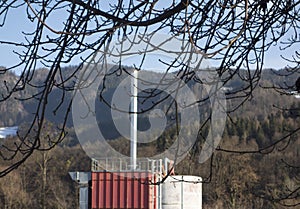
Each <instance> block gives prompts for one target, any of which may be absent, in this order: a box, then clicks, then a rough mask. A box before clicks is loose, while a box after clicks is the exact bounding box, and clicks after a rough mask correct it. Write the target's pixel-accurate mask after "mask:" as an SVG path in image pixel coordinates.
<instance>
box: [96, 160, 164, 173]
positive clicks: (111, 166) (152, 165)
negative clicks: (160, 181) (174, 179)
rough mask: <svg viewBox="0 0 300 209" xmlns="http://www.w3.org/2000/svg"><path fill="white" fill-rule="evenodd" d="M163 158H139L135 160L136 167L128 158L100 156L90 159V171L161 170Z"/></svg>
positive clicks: (154, 171) (153, 171)
mask: <svg viewBox="0 0 300 209" xmlns="http://www.w3.org/2000/svg"><path fill="white" fill-rule="evenodd" d="M162 169H163V160H162V159H158V160H154V159H150V158H139V159H137V161H136V168H135V169H133V166H132V165H131V163H130V158H101V159H94V158H93V159H92V165H91V170H92V171H110V172H116V171H119V172H124V171H137V172H139V171H141V172H142V171H147V172H152V173H157V172H160V173H161V172H162Z"/></svg>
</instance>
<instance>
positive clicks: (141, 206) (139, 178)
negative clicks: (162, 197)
mask: <svg viewBox="0 0 300 209" xmlns="http://www.w3.org/2000/svg"><path fill="white" fill-rule="evenodd" d="M150 181H151V182H155V177H154V176H153V174H150V173H145V172H118V173H110V172H92V191H91V193H92V194H91V203H92V205H91V206H92V209H156V201H155V196H156V190H155V186H154V185H151V184H149V183H150Z"/></svg>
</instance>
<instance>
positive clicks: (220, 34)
mask: <svg viewBox="0 0 300 209" xmlns="http://www.w3.org/2000/svg"><path fill="white" fill-rule="evenodd" d="M299 10H300V2H299V1H295V0H286V1H276V0H220V1H216V0H179V1H175V0H170V1H162V0H153V1H143V0H141V1H140V0H137V1H135V0H128V1H127V0H118V1H117V0H116V1H98V0H39V1H37V0H31V1H28V0H24V1H17V0H7V1H1V2H0V30H1V31H0V33H5V32H6V31H5V26H6V25H7V24H10V21H9V20H11V19H13V18H14V17H13V16H12V15H11V13H12V12H13V11H17V12H19V11H20V12H23V13H25V14H26V20H24V21H27V23H28V25H30V27H31V29H26V30H25V29H24V30H23V31H20V33H22V34H23V37H24V39H23V40H15V39H14V38H13V36H12V37H11V39H9V38H1V37H2V36H0V43H1V46H6V47H7V46H8V47H11V48H13V50H14V54H13V55H12V56H15V57H17V58H18V62H16V63H14V64H13V65H10V66H4V67H1V68H0V81H1V82H0V86H1V89H0V91H1V94H0V107H1V108H3V110H2V112H3V113H4V112H8V111H11V110H12V109H13V108H12V107H13V105H14V104H18V106H17V108H16V110H17V112H18V114H14V115H13V117H10V116H9V115H6V116H5V114H3V115H4V116H3V118H0V120H4V119H5V120H6V119H7V120H8V121H9V122H3V121H1V123H2V124H3V125H4V126H8V125H21V124H14V121H15V120H16V119H18V118H24V119H26V120H25V121H22V122H24V123H25V122H26V125H23V126H21V127H23V129H22V130H20V131H19V132H20V133H19V134H18V136H17V137H16V138H14V139H13V141H11V142H5V143H1V147H0V158H1V170H0V177H1V178H3V179H5V178H6V179H7V178H13V180H9V181H8V180H7V181H5V180H3V181H2V179H0V184H1V188H2V187H3V188H10V189H7V190H6V189H5V191H7V193H8V194H9V192H10V193H11V194H13V193H14V192H15V191H11V190H17V191H18V192H19V193H20V196H22V197H24V198H20V199H19V201H20V202H14V204H19V206H18V205H15V206H14V207H15V208H18V207H21V206H20V205H22V204H24V205H26V204H28V205H30V204H34V205H35V207H38V208H46V207H48V208H54V206H53V207H52V205H51V204H52V203H48V202H47V206H46V199H49V200H50V199H51V200H54V199H55V198H60V197H62V198H63V196H62V195H61V194H57V193H55V192H57V191H59V190H57V189H52V191H53V192H49V193H47V194H49V195H50V194H51V195H50V196H48V197H46V193H45V191H46V190H47V191H50V190H51V188H48V186H47V185H49V183H48V182H49V178H52V177H53V178H54V177H55V176H54V175H50V174H51V169H52V168H53V167H54V166H52V165H51V163H53V161H52V160H50V159H52V155H53V156H56V154H54V153H56V152H58V153H59V152H62V151H61V149H63V148H62V147H63V146H62V144H63V143H64V141H65V140H67V139H68V138H69V137H71V136H70V132H69V131H68V129H69V128H70V127H69V126H70V125H72V122H70V121H71V120H72V115H71V112H72V106H73V103H72V102H73V101H76V100H75V99H74V98H76V96H75V95H76V93H78V92H79V94H80V93H82V92H83V91H84V89H85V88H88V87H87V86H89V85H92V84H93V83H97V82H98V79H99V78H101V79H102V80H103V84H102V86H101V88H100V90H99V92H97V94H98V96H97V98H98V100H99V101H101V102H104V104H106V106H107V107H108V108H110V109H113V108H114V105H113V104H110V102H109V101H108V100H106V97H105V93H106V92H109V88H110V85H111V82H108V81H109V79H110V76H111V75H114V76H115V77H116V78H115V79H116V80H117V79H121V78H122V76H124V75H130V74H131V71H130V70H128V69H127V68H125V67H124V66H125V65H127V63H126V59H125V58H127V57H126V56H129V55H130V54H131V53H132V51H131V50H133V49H136V48H135V47H136V46H141V45H142V44H143V43H144V44H145V46H146V47H145V48H142V49H138V50H136V51H134V52H133V54H135V56H136V57H139V59H138V60H137V61H136V63H134V64H132V65H131V66H130V67H131V68H134V69H136V70H140V71H142V70H143V68H144V67H145V66H146V64H147V61H146V60H147V56H149V55H150V54H151V53H152V52H153V51H156V52H157V51H162V52H164V53H168V54H170V55H171V54H172V56H171V59H167V60H165V59H164V58H163V57H159V58H157V62H158V63H160V64H161V66H162V67H161V72H162V73H163V74H165V76H167V75H169V73H174V72H175V73H174V74H176V79H175V80H171V81H168V82H169V83H166V84H165V83H163V82H161V83H157V85H161V84H162V83H163V84H164V85H165V86H164V88H165V89H168V88H169V87H170V86H172V85H173V83H175V84H178V89H176V90H174V92H176V91H177V90H178V91H179V90H180V89H181V87H182V86H185V85H181V84H182V83H184V84H186V86H192V85H195V84H197V85H198V86H200V87H195V89H194V90H195V91H196V92H197V91H200V90H199V89H202V88H206V87H207V86H209V89H210V92H209V93H208V94H203V95H202V96H201V97H200V98H196V100H195V101H194V103H195V104H197V105H198V107H199V108H200V107H204V108H206V105H207V102H208V101H211V98H212V97H214V98H215V97H216V98H217V100H214V104H218V105H219V106H220V105H221V106H222V105H223V106H222V108H223V110H224V114H225V115H226V126H225V128H224V132H223V135H222V137H221V138H222V140H221V141H220V144H212V149H213V150H215V152H213V153H211V156H210V157H209V159H208V160H207V161H206V162H204V164H203V166H205V167H206V168H205V169H202V170H201V169H199V170H198V168H200V167H202V165H201V164H197V162H198V158H199V155H200V156H201V149H202V148H203V146H205V142H204V140H205V135H207V133H208V132H209V129H210V127H211V126H212V124H214V123H215V122H216V121H215V118H214V115H213V111H207V112H206V113H207V114H203V115H201V116H203V117H202V118H201V123H200V124H196V125H195V127H197V130H196V131H197V133H199V134H198V136H197V138H195V143H194V144H193V147H192V148H191V150H190V152H189V153H188V155H187V156H186V158H185V159H183V161H181V162H179V163H178V165H176V169H177V170H179V171H182V172H184V171H186V170H190V172H191V173H193V174H197V175H202V176H204V177H205V176H206V177H207V181H206V182H207V183H208V184H209V183H210V184H211V185H213V186H212V187H214V188H219V190H218V191H213V190H209V191H207V196H205V198H206V199H205V201H206V203H207V204H208V205H209V204H212V205H213V202H214V201H215V200H219V201H221V203H220V204H221V205H222V206H221V207H224V208H240V207H239V206H240V205H243V204H248V202H247V203H246V202H245V201H246V199H247V200H249V199H250V200H253V201H254V200H257V201H254V202H253V203H251V204H253V207H254V208H272V207H273V208H276V207H279V208H280V207H294V208H296V207H299V204H300V200H299V198H300V185H299V178H300V173H299V166H300V165H299V162H298V160H297V159H298V158H299V157H298V158H297V156H299V150H297V149H296V147H297V146H298V147H299V130H300V123H299V100H295V96H299V95H298V93H297V91H299V85H298V82H297V79H298V78H299V76H300V70H299V68H300V54H299V51H297V47H298V48H299V43H300V38H299V37H300V34H299V33H300V32H299V24H300V22H299V20H300V17H299V14H300V11H299ZM16 22H17V21H16ZM16 24H17V23H16ZM156 34H167V36H168V37H171V38H174V39H176V41H177V42H176V43H180V44H177V45H181V44H182V45H181V46H176V47H178V48H179V49H180V50H181V51H179V52H178V51H175V49H174V48H176V47H174V46H169V45H168V41H169V39H168V38H165V37H164V36H160V37H162V38H161V39H162V40H160V41H161V42H157V41H156V40H154V38H153V37H155V35H156ZM125 43H126V44H128V45H126V46H125ZM123 45H124V48H122V47H123ZM118 46H120V48H118ZM126 47H127V48H126ZM148 47H149V48H148ZM173 47H174V48H173ZM180 47H181V48H180ZM116 48H117V54H114V53H116V51H114V49H116ZM176 49H177V48H176ZM275 49H276V50H278V53H279V54H280V55H281V58H282V60H283V61H285V63H287V66H286V68H285V69H283V70H282V71H279V69H276V70H270V69H269V70H264V68H265V63H266V53H267V52H270V50H275ZM290 49H296V50H294V51H293V50H290ZM118 50H119V51H118ZM291 51H292V52H291ZM126 53H127V54H129V55H126ZM111 55H113V56H115V58H114V60H113V63H109V64H110V65H111V64H112V65H114V67H113V68H111V69H110V70H112V71H109V70H107V66H110V65H108V64H107V63H108V62H109V61H111V60H109V56H111ZM125 55H126V56H125ZM127 61H128V60H127ZM206 62H210V63H212V65H213V66H212V67H207V66H206V64H205V63H206ZM95 63H96V64H99V63H100V64H101V67H100V70H99V68H98V67H99V66H98V67H94V68H93V66H94V64H95ZM195 63H196V64H195ZM0 65H1V63H0ZM69 65H74V66H75V67H69V68H70V69H69V70H66V68H68V67H67V66H69ZM87 66H89V67H91V68H89V67H87ZM103 66H105V67H106V68H105V67H103ZM202 67H204V68H202ZM91 69H92V71H90V70H91ZM207 69H208V71H209V73H211V74H207V73H206V71H207ZM171 71H172V72H171ZM16 72H17V74H18V75H17V76H13V75H14V74H15V73H16ZM266 72H267V73H266ZM94 75H96V76H94ZM210 75H213V76H211V77H213V78H211V77H210ZM266 75H267V76H272V79H271V80H267V81H266V80H264V79H263V78H264V77H265V76H266ZM89 76H90V77H89ZM98 76H99V77H98ZM82 81H83V83H85V82H86V83H85V84H86V85H87V86H84V85H81V84H82ZM142 81H143V82H146V83H147V80H142ZM189 82H190V83H189ZM191 82H192V84H191ZM211 86H212V87H211ZM232 86H234V87H236V88H234V89H231V90H230V91H225V92H224V97H222V98H224V99H225V98H226V106H225V105H224V103H222V102H220V101H221V100H218V96H216V95H219V93H220V92H221V90H222V89H224V88H223V87H226V88H228V87H232ZM151 88H152V89H151V90H150V91H144V92H143V99H144V100H145V101H147V99H148V100H149V101H151V102H152V103H153V106H150V107H155V106H157V105H159V104H160V103H161V102H162V103H163V102H164V101H168V102H169V103H168V104H167V106H165V109H164V110H165V111H166V112H168V113H171V114H173V115H172V117H173V118H175V124H177V123H178V120H179V118H180V117H179V116H180V113H178V112H177V110H178V108H179V105H178V101H179V100H176V99H177V98H176V97H175V98H173V100H170V101H169V100H166V99H164V98H167V96H164V92H163V91H158V92H157V89H155V88H153V87H151ZM158 89H159V88H158ZM159 90H161V89H159ZM222 92H223V90H222ZM159 94H161V95H160V98H163V99H160V100H158V101H155V102H153V98H154V97H153V95H159ZM89 96H91V95H89ZM271 97H273V98H271ZM265 98H270V99H268V100H263V99H265ZM274 98H276V99H274ZM294 100H295V101H294ZM262 101H264V103H263V105H261V103H262ZM151 102H150V103H151ZM120 103H121V102H120ZM250 103H251V104H254V105H255V104H256V105H257V106H258V107H261V109H259V108H255V109H253V110H251V109H250V110H249V108H248V107H249V105H250ZM258 104H260V105H258ZM164 105H165V104H164ZM4 106H5V108H4ZM212 107H214V106H213V105H212ZM26 108H27V109H26ZM25 109H26V110H28V112H27V113H26V114H25V111H24V110H25ZM87 109H90V107H89V106H88V107H87ZM151 109H152V108H150V109H149V111H150V110H151ZM212 109H213V108H212ZM245 109H246V110H245ZM13 110H14V111H15V109H13ZM15 112H16V111H15ZM144 112H146V111H145V110H143V111H141V112H139V113H138V114H142V113H144ZM103 114H104V113H103ZM174 115H175V116H174ZM4 117H5V118H4ZM217 119H219V118H217ZM48 120H50V121H51V120H52V121H56V123H53V124H54V125H53V124H52V125H51V131H50V132H49V124H48ZM100 128H101V126H100ZM178 129H179V126H176V127H175V130H173V132H172V133H171V134H170V133H169V136H174V137H175V136H179V130H178ZM75 131H76V130H75ZM165 134H166V133H165ZM163 136H166V138H165V139H169V138H170V140H169V141H164V140H165V139H162V138H158V139H157V143H160V142H163V143H162V144H163V145H164V146H167V145H166V144H168V143H172V137H169V136H167V135H163ZM72 137H73V138H75V136H72ZM218 137H220V136H218ZM120 140H121V144H122V143H123V142H122V139H120ZM125 144H126V143H125ZM162 144H158V145H155V146H152V148H151V146H150V148H149V147H148V148H147V147H143V146H142V147H141V148H140V149H146V150H148V153H155V152H156V151H159V150H162V148H161V145H162ZM118 146H120V145H116V147H118ZM153 147H157V150H153V149H154V148H153ZM65 149H67V148H65ZM120 150H123V151H124V150H126V149H120ZM151 150H152V151H151ZM146 153H147V152H146ZM57 156H59V154H57ZM187 158H189V159H187ZM226 159H231V160H233V161H235V162H239V163H236V164H235V163H232V164H230V165H228V164H227V163H226ZM234 159H235V160H234ZM254 159H255V160H254ZM34 160H36V161H35V162H34ZM66 160H67V161H68V158H66ZM187 161H188V162H189V163H187ZM32 162H34V163H33V164H34V165H35V167H34V168H35V170H36V171H37V172H35V174H30V175H37V173H38V175H39V177H38V178H37V179H39V181H38V183H35V182H34V183H32V184H30V185H35V186H36V188H34V190H36V191H38V190H42V191H44V192H39V194H40V196H39V197H37V198H36V200H34V201H36V202H35V203H33V202H28V199H30V197H29V196H30V195H31V194H33V193H31V194H30V192H29V191H30V190H31V188H29V187H27V186H28V185H26V184H28V180H27V177H26V172H27V171H26V169H27V167H28V166H30V163H32ZM254 162H261V163H262V164H261V165H257V166H256V165H255V164H253V163H254ZM184 163H185V164H184ZM187 165H194V166H190V168H186V166H187ZM26 166H27V167H26ZM48 166H49V167H48ZM30 167H31V166H30ZM55 167H56V166H55ZM62 167H63V166H62ZM50 168H51V169H50ZM66 170H68V169H66ZM25 171H26V172H25ZM238 171H239V172H238ZM24 172H25V174H24ZM61 172H62V171H61ZM202 172H204V173H202ZM14 173H15V174H16V175H13V174H14ZM62 173H63V172H62ZM225 173H228V174H232V175H231V176H232V178H229V179H226V177H227V175H225ZM48 174H49V175H48ZM65 175H67V174H65ZM247 175H248V177H247ZM46 176H48V177H46ZM55 178H56V177H55ZM57 178H58V179H59V177H57ZM278 178H279V179H280V183H279V184H277V183H278V182H277V179H278ZM14 179H15V180H14ZM30 179H31V180H33V181H34V180H35V178H31V177H30ZM246 179H253V181H251V182H248V180H246ZM12 181H15V182H19V183H18V184H17V185H18V186H17V187H12V186H10V185H9V183H10V182H12ZM57 182H59V181H58V180H57ZM237 182H238V183H237ZM241 182H242V183H241ZM262 182H263V183H262ZM62 184H63V183H62ZM221 185H222V186H221ZM55 186H59V184H57V185H55ZM62 186H64V185H62ZM54 191H55V192H54ZM70 191H71V190H70ZM254 191H255V192H254ZM2 194H3V192H2ZM28 195H29V196H28ZM246 197H247V198H246ZM3 198H8V199H5V202H9V201H12V199H9V198H13V197H12V196H9V195H4V197H3V195H2V196H1V199H0V200H1V201H2V200H3ZM222 198H224V200H223V199H222ZM258 200H260V201H261V202H259V201H258ZM68 201H69V200H67V199H66V200H59V201H58V202H60V203H61V204H62V205H61V206H55V207H56V208H64V207H65V206H64V204H69V203H68ZM224 204H225V205H226V206H225V205H224ZM270 204H271V205H270ZM36 205H38V206H36ZM276 205H277V206H276ZM278 205H279V206H278ZM26 207H29V206H26ZM11 208H13V207H11Z"/></svg>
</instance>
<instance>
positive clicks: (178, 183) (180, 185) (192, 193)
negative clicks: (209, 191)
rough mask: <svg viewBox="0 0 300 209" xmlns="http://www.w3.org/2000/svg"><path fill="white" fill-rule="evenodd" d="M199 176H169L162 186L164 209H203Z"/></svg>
mask: <svg viewBox="0 0 300 209" xmlns="http://www.w3.org/2000/svg"><path fill="white" fill-rule="evenodd" d="M201 181H202V179H201V177H199V176H181V175H175V176H169V177H168V178H167V179H166V180H165V181H164V183H163V184H162V209H202V183H201Z"/></svg>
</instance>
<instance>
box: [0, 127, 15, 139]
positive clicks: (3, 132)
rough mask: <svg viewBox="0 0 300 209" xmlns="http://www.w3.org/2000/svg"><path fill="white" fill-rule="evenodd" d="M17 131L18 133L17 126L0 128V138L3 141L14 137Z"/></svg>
mask: <svg viewBox="0 0 300 209" xmlns="http://www.w3.org/2000/svg"><path fill="white" fill-rule="evenodd" d="M17 131H18V126H12V127H0V138H2V139H4V138H6V137H8V136H16V135H17Z"/></svg>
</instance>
